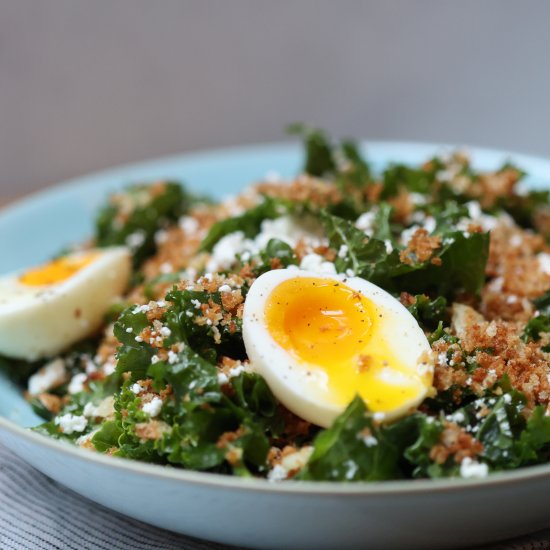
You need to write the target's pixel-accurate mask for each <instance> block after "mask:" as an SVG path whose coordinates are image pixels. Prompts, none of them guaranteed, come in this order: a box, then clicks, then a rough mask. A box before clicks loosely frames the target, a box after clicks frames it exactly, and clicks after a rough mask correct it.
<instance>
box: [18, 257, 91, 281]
mask: <svg viewBox="0 0 550 550" xmlns="http://www.w3.org/2000/svg"><path fill="white" fill-rule="evenodd" d="M96 257H97V253H88V254H82V255H79V256H77V257H75V256H63V257H61V258H57V259H55V260H52V261H51V262H48V263H47V264H45V265H42V266H40V267H36V268H34V269H29V270H28V271H26V272H25V273H23V275H21V276H20V277H19V282H20V283H22V284H24V285H28V286H46V285H54V284H57V283H61V282H63V281H66V280H67V279H70V278H71V277H72V276H73V275H74V274H75V273H77V272H78V271H80V270H81V269H83V268H84V267H86V266H87V265H89V264H91V263H92V262H93V261H94V260H95V258H96Z"/></svg>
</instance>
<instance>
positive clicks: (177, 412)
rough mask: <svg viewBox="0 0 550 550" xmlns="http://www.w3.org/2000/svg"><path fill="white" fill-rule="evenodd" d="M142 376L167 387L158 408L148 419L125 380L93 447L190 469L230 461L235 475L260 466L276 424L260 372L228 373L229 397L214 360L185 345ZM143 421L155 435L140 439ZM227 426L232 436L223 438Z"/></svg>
mask: <svg viewBox="0 0 550 550" xmlns="http://www.w3.org/2000/svg"><path fill="white" fill-rule="evenodd" d="M146 376H147V377H150V378H151V379H152V381H153V386H152V387H153V390H155V391H156V392H159V393H160V392H161V391H163V390H166V388H167V387H170V388H171V392H170V393H169V394H168V397H166V398H165V399H164V402H163V406H162V408H161V411H160V413H159V414H158V415H157V416H156V417H155V418H154V419H151V417H150V415H149V414H148V413H147V412H145V411H143V407H142V402H141V397H140V396H139V395H135V394H134V392H133V391H132V390H131V388H130V385H131V382H130V381H127V382H126V383H125V384H124V386H123V389H122V391H121V392H120V393H119V394H118V395H117V397H116V402H115V409H116V411H117V415H116V424H115V425H114V426H113V424H112V423H106V424H105V425H104V426H103V428H102V430H101V431H100V432H98V434H96V436H95V437H94V444H96V448H97V450H99V451H103V452H105V451H106V450H111V451H112V450H113V447H116V449H117V450H116V452H115V454H117V455H119V456H126V457H130V458H135V459H138V460H144V461H148V462H159V463H171V464H178V465H181V466H183V467H185V468H189V469H194V470H211V471H220V472H223V471H226V470H227V469H228V468H229V469H231V470H232V471H233V473H235V474H238V475H250V474H251V472H259V471H262V470H264V469H265V467H266V457H267V452H268V450H269V439H268V436H267V435H266V433H265V430H266V429H269V427H270V425H271V422H273V423H274V425H276V424H277V422H276V416H277V413H276V411H277V404H276V401H275V399H274V397H273V395H272V394H271V392H270V391H269V389H268V388H267V386H266V385H265V382H263V380H262V379H261V378H259V377H258V376H257V375H253V374H248V373H241V374H239V375H238V376H236V377H234V378H233V379H231V384H232V386H233V388H234V392H233V395H232V396H231V397H228V395H226V394H225V393H224V392H222V390H221V388H220V385H219V382H218V370H217V369H216V367H215V366H214V365H213V364H211V363H210V362H208V361H206V360H205V359H203V358H202V357H200V356H199V355H197V354H196V353H194V352H193V351H192V350H191V349H190V348H189V347H186V346H185V347H184V348H183V349H182V351H180V352H179V353H178V354H177V357H176V358H175V359H172V360H171V361H170V362H165V361H158V362H156V363H154V364H152V365H151V366H150V367H149V368H148V370H147V373H146ZM151 423H153V424H151ZM144 426H150V427H151V428H154V429H155V430H156V431H157V433H156V435H155V437H151V438H146V439H145V440H144V439H143V437H142V436H143V432H142V431H141V430H142V429H143V427H144ZM226 432H232V433H233V434H234V435H233V436H232V437H231V438H230V439H228V440H227V443H226V444H223V443H222V441H223V437H222V436H223V434H224V433H226ZM230 457H231V458H230Z"/></svg>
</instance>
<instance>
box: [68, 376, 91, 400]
mask: <svg viewBox="0 0 550 550" xmlns="http://www.w3.org/2000/svg"><path fill="white" fill-rule="evenodd" d="M86 380H88V375H87V374H85V373H83V372H80V373H78V374H75V375H74V376H73V377H72V378H71V381H70V383H69V387H68V388H67V391H68V392H69V393H70V394H71V395H74V394H75V393H80V392H82V391H84V382H86Z"/></svg>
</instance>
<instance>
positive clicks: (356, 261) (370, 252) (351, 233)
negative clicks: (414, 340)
mask: <svg viewBox="0 0 550 550" xmlns="http://www.w3.org/2000/svg"><path fill="white" fill-rule="evenodd" d="M321 221H322V223H323V225H324V227H325V230H326V232H327V236H328V238H329V242H330V246H331V247H332V248H334V249H335V250H340V248H341V247H342V246H345V247H346V255H345V256H344V257H339V258H338V259H337V260H336V262H335V263H336V268H337V270H338V271H339V272H342V273H346V271H347V270H348V269H349V270H351V271H352V272H353V273H354V274H355V275H357V276H358V277H362V278H364V279H367V280H369V281H371V282H373V283H374V284H377V285H379V286H381V287H383V288H384V289H386V290H388V291H403V290H405V291H407V292H411V293H416V294H420V293H426V294H430V293H431V294H433V295H436V296H437V295H442V296H447V295H450V296H452V294H453V292H455V291H456V290H458V289H463V290H465V291H467V292H471V293H474V294H476V293H478V292H479V291H480V289H481V287H482V285H483V283H484V281H485V264H486V262H487V258H488V252H489V235H488V234H487V233H473V234H469V235H467V236H466V235H464V234H463V233H462V232H460V231H454V232H450V233H446V234H444V235H442V243H441V247H440V248H439V249H437V250H436V251H435V253H434V257H435V258H439V259H440V260H441V263H440V265H435V264H434V263H432V261H431V260H427V261H424V262H418V263H412V264H405V263H403V262H402V261H401V259H400V253H399V249H398V248H397V247H394V246H392V247H391V248H390V247H387V246H386V243H385V242H383V241H382V240H379V239H377V238H375V237H372V238H368V237H366V236H365V234H364V233H363V232H362V231H361V230H360V229H357V228H356V227H355V226H354V225H353V224H352V223H351V222H349V221H347V220H344V219H342V218H338V217H337V216H333V215H331V214H328V213H326V212H325V213H323V215H322V217H321ZM375 235H376V232H375Z"/></svg>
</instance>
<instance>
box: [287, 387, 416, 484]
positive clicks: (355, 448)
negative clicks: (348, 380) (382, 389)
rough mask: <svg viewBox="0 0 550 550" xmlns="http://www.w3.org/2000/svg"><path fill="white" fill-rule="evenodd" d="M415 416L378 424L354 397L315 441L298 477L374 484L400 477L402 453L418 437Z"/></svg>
mask: <svg viewBox="0 0 550 550" xmlns="http://www.w3.org/2000/svg"><path fill="white" fill-rule="evenodd" d="M417 424H418V418H417V415H412V416H408V417H405V418H404V419H402V420H401V421H399V422H396V423H394V424H389V425H380V424H378V423H376V422H374V421H373V417H372V414H370V413H369V412H368V411H367V408H366V407H365V403H364V402H363V400H362V399H361V398H360V397H356V398H355V399H354V400H353V401H352V402H351V404H350V405H349V406H348V408H347V409H346V410H345V411H344V412H343V413H342V414H341V415H340V416H339V417H338V418H337V419H336V420H335V421H334V423H333V425H332V426H331V427H330V428H328V429H326V430H323V431H321V432H320V433H319V435H318V436H317V437H316V438H315V440H314V442H313V445H314V450H313V454H312V455H311V457H310V459H309V461H308V463H307V464H306V466H305V467H304V469H303V470H302V471H301V472H300V474H299V476H298V478H299V479H305V480H326V481H375V480H383V479H396V478H402V477H405V476H406V475H407V468H408V466H407V464H405V463H404V462H403V460H402V458H403V452H404V450H405V449H406V448H407V447H408V446H409V445H412V444H413V443H414V441H415V439H416V434H417Z"/></svg>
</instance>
